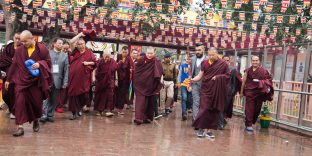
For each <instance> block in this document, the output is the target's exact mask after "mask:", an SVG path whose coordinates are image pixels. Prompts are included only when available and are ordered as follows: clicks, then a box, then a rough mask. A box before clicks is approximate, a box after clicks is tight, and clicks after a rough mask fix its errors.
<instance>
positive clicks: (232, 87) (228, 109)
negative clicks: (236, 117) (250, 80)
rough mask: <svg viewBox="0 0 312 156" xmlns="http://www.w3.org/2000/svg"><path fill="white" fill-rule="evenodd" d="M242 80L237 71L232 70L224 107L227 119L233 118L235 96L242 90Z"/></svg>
mask: <svg viewBox="0 0 312 156" xmlns="http://www.w3.org/2000/svg"><path fill="white" fill-rule="evenodd" d="M241 86H242V78H241V76H240V74H239V72H238V71H237V70H236V69H232V70H231V76H230V83H229V91H228V95H227V98H226V102H225V106H224V114H225V116H226V117H227V118H232V115H233V103H234V97H235V95H236V94H237V93H238V92H239V91H240V90H241Z"/></svg>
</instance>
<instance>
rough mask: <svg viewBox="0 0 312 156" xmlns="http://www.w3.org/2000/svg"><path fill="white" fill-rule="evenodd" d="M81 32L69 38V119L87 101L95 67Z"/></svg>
mask: <svg viewBox="0 0 312 156" xmlns="http://www.w3.org/2000/svg"><path fill="white" fill-rule="evenodd" d="M84 36H85V35H84V34H83V33H82V32H81V33H79V34H78V35H77V36H75V37H74V38H72V39H71V40H70V45H71V49H73V52H72V53H71V55H70V61H69V62H70V68H69V86H68V96H69V111H71V112H72V115H71V117H70V118H69V119H70V120H75V119H76V118H77V116H78V115H81V114H79V113H80V112H81V111H82V108H83V107H84V106H85V105H86V104H87V103H88V102H89V100H90V99H89V91H90V87H91V82H92V72H93V70H94V68H95V67H96V58H95V56H94V54H93V52H92V51H91V50H90V49H88V48H86V42H85V40H84V39H83V38H82V37H84Z"/></svg>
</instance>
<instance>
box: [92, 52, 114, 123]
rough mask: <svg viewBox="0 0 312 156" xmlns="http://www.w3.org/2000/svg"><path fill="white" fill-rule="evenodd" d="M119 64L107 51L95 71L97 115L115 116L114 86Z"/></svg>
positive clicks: (95, 108) (95, 105)
mask: <svg viewBox="0 0 312 156" xmlns="http://www.w3.org/2000/svg"><path fill="white" fill-rule="evenodd" d="M116 70H117V64H116V62H115V60H114V59H113V58H111V52H109V51H105V52H104V53H103V58H101V59H100V60H99V61H98V63H97V68H96V72H95V82H96V83H95V97H94V110H95V111H98V113H97V115H103V112H104V111H106V113H105V116H106V117H111V116H114V114H113V113H112V111H113V110H114V99H113V98H114V87H115V75H116Z"/></svg>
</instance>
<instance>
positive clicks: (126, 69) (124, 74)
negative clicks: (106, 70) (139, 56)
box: [117, 56, 132, 86]
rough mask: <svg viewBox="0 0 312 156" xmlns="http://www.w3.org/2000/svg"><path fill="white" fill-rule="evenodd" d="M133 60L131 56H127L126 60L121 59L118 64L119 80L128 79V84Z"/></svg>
mask: <svg viewBox="0 0 312 156" xmlns="http://www.w3.org/2000/svg"><path fill="white" fill-rule="evenodd" d="M131 64H132V60H131V58H130V56H127V57H126V60H125V62H122V60H120V61H119V62H118V65H117V73H118V80H119V81H126V82H127V83H126V84H130V69H131ZM128 86H129V85H128Z"/></svg>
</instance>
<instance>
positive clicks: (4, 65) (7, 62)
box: [0, 43, 15, 113]
mask: <svg viewBox="0 0 312 156" xmlns="http://www.w3.org/2000/svg"><path fill="white" fill-rule="evenodd" d="M14 54H15V49H14V43H10V44H8V45H7V46H5V47H4V49H3V51H2V52H1V54H0V70H2V71H4V72H6V73H8V71H9V69H10V66H11V64H12V61H13V60H12V59H13V57H14ZM0 76H1V75H0ZM6 79H7V78H6V77H3V78H2V98H3V101H4V102H5V103H6V104H7V106H8V108H9V111H10V112H11V113H12V109H13V101H14V85H13V84H10V85H9V88H8V90H6V89H5V85H4V84H5V81H6Z"/></svg>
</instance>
